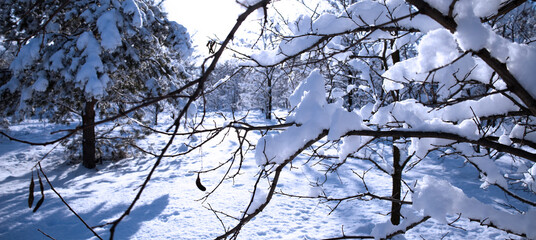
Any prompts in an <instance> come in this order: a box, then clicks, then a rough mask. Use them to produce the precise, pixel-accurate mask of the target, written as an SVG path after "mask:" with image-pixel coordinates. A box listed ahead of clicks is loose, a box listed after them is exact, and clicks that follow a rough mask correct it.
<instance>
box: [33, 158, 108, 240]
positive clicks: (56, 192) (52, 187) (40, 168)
mask: <svg viewBox="0 0 536 240" xmlns="http://www.w3.org/2000/svg"><path fill="white" fill-rule="evenodd" d="M37 166H38V167H39V171H40V172H41V173H42V174H43V176H44V177H45V179H46V181H47V183H48V185H49V186H50V189H51V190H52V191H54V193H55V194H56V195H57V196H58V197H59V198H60V200H61V201H62V202H63V204H65V206H67V208H69V211H71V212H72V213H73V214H74V215H75V216H76V217H77V218H78V219H79V220H80V221H81V222H82V223H83V224H84V225H85V226H86V228H87V229H89V230H90V231H91V232H92V233H93V235H95V236H96V237H97V238H98V239H100V240H102V238H101V237H100V236H99V234H97V233H96V232H95V231H93V229H92V228H91V227H90V226H89V225H87V223H86V221H84V219H82V217H80V215H78V213H76V212H75V211H74V209H73V208H71V206H69V204H68V203H67V202H66V201H65V199H63V197H62V196H61V195H60V193H58V191H56V189H55V188H54V186H52V183H50V180H48V177H47V175H46V174H45V172H44V171H43V168H42V167H41V162H38V163H37Z"/></svg>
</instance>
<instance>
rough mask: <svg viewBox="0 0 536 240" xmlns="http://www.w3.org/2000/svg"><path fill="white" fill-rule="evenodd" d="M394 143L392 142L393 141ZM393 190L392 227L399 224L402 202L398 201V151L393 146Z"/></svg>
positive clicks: (399, 193) (399, 175)
mask: <svg viewBox="0 0 536 240" xmlns="http://www.w3.org/2000/svg"><path fill="white" fill-rule="evenodd" d="M393 142H394V141H393ZM392 178H393V189H392V194H391V198H393V201H392V202H391V223H392V224H393V225H398V224H400V217H401V214H400V209H401V207H402V202H401V201H400V200H401V199H400V196H401V191H402V189H401V188H402V166H400V149H398V147H397V146H395V145H394V144H393V175H392Z"/></svg>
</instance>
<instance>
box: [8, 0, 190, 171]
mask: <svg viewBox="0 0 536 240" xmlns="http://www.w3.org/2000/svg"><path fill="white" fill-rule="evenodd" d="M0 19H2V20H1V21H0V22H1V23H0V37H1V38H2V39H4V41H3V42H2V43H3V46H4V48H5V49H10V50H11V51H13V52H15V55H16V57H15V58H14V59H12V61H10V65H9V66H10V67H9V70H10V71H11V78H10V80H9V81H8V82H7V83H5V84H3V85H2V86H1V88H0V91H1V92H0V94H1V97H2V104H1V106H0V111H1V112H2V115H3V116H11V118H12V120H14V121H20V120H23V119H25V118H28V117H39V118H43V119H48V120H49V121H52V122H59V123H65V122H68V121H71V119H81V122H82V125H83V126H84V129H83V137H82V148H83V151H82V156H83V165H84V166H85V167H87V168H94V167H95V163H96V159H95V152H96V149H95V144H96V143H95V142H96V139H95V126H94V123H95V119H96V118H100V119H102V118H106V117H108V116H112V115H116V114H121V112H122V111H124V110H125V109H128V107H129V106H132V105H133V104H135V103H139V102H142V101H143V100H145V99H149V98H152V97H156V96H159V95H160V94H162V93H165V92H167V91H170V90H173V89H176V88H177V86H179V85H180V84H181V81H183V80H182V79H185V78H187V77H188V74H187V73H186V72H185V70H184V68H183V66H182V63H181V62H182V61H184V60H186V59H187V57H188V56H189V55H190V54H191V52H192V48H191V43H190V38H189V35H188V33H187V31H186V29H185V28H184V27H183V26H181V25H179V24H177V23H175V22H172V21H169V20H168V19H167V18H166V14H165V13H164V12H162V10H161V9H160V8H159V7H158V6H156V5H155V3H154V2H153V1H151V0H101V1H89V0H82V1H68V0H65V1H55V0H45V1H26V0H6V1H4V2H3V3H2V6H0ZM14 47H16V49H13V48H14ZM143 114H144V113H143V111H137V112H136V113H134V114H130V116H131V117H134V118H138V119H140V118H141V117H142V116H143Z"/></svg>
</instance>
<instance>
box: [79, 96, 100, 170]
mask: <svg viewBox="0 0 536 240" xmlns="http://www.w3.org/2000/svg"><path fill="white" fill-rule="evenodd" d="M96 102H97V101H96V100H95V99H93V100H91V101H88V102H86V104H85V107H84V112H83V113H82V125H83V126H88V127H84V129H83V131H82V165H84V167H86V168H89V169H91V168H95V167H96V165H97V161H96V160H95V126H94V125H93V124H94V123H95V103H96Z"/></svg>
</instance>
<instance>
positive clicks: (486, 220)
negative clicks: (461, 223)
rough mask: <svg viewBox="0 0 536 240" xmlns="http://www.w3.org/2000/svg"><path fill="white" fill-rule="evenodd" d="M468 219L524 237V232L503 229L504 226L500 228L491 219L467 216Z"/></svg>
mask: <svg viewBox="0 0 536 240" xmlns="http://www.w3.org/2000/svg"><path fill="white" fill-rule="evenodd" d="M469 221H471V222H478V223H480V225H481V226H486V227H491V228H495V229H499V230H501V231H504V232H507V233H510V234H514V235H517V236H520V237H524V238H526V237H527V235H526V234H525V233H516V232H514V231H512V230H510V229H504V228H500V227H498V226H497V225H495V224H494V223H493V222H492V221H489V219H483V220H482V219H476V218H469Z"/></svg>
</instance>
